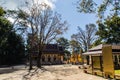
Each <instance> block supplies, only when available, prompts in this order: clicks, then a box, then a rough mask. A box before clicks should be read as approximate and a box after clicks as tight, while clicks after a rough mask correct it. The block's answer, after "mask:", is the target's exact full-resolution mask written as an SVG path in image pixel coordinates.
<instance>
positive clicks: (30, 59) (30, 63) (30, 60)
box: [29, 52, 32, 70]
mask: <svg viewBox="0 0 120 80" xmlns="http://www.w3.org/2000/svg"><path fill="white" fill-rule="evenodd" d="M29 70H32V56H31V52H30V53H29Z"/></svg>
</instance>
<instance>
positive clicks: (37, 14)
mask: <svg viewBox="0 0 120 80" xmlns="http://www.w3.org/2000/svg"><path fill="white" fill-rule="evenodd" d="M25 3H26V5H27V6H25V7H24V8H23V9H22V8H19V11H18V12H17V18H16V19H17V20H16V22H15V25H19V28H20V29H24V28H27V29H25V30H27V31H28V33H29V34H31V40H30V47H31V48H30V49H31V51H33V48H34V47H36V46H37V47H36V48H38V54H37V67H39V68H40V67H41V55H42V54H43V53H42V52H43V49H44V47H45V45H46V44H49V43H50V42H52V41H53V40H55V39H56V38H57V37H58V36H59V35H61V34H63V33H64V32H65V31H66V30H67V28H68V26H67V22H66V21H63V22H62V20H61V15H60V14H58V13H56V12H55V13H53V11H52V10H51V8H50V7H49V6H47V5H46V4H45V3H39V2H34V1H32V3H29V2H25ZM31 55H32V54H31V53H30V69H31V68H32V67H31V65H32V59H31Z"/></svg>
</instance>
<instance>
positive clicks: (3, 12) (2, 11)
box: [0, 7, 5, 16]
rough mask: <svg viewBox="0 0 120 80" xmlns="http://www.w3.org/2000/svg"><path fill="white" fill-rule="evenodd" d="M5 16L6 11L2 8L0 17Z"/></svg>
mask: <svg viewBox="0 0 120 80" xmlns="http://www.w3.org/2000/svg"><path fill="white" fill-rule="evenodd" d="M4 14H5V11H4V10H3V8H2V7H0V16H3V15H4Z"/></svg>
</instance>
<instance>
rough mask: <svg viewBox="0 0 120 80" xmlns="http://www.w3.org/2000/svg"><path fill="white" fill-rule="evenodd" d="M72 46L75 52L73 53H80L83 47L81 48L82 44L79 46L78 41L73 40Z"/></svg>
mask: <svg viewBox="0 0 120 80" xmlns="http://www.w3.org/2000/svg"><path fill="white" fill-rule="evenodd" d="M70 45H71V48H72V52H73V53H80V50H81V47H80V44H79V42H78V41H76V40H71V41H70Z"/></svg>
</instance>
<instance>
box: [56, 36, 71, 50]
mask: <svg viewBox="0 0 120 80" xmlns="http://www.w3.org/2000/svg"><path fill="white" fill-rule="evenodd" d="M56 41H57V43H58V44H59V45H61V46H63V47H64V48H65V49H68V48H69V42H68V40H67V39H65V38H64V37H61V38H59V39H57V40H56Z"/></svg>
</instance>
